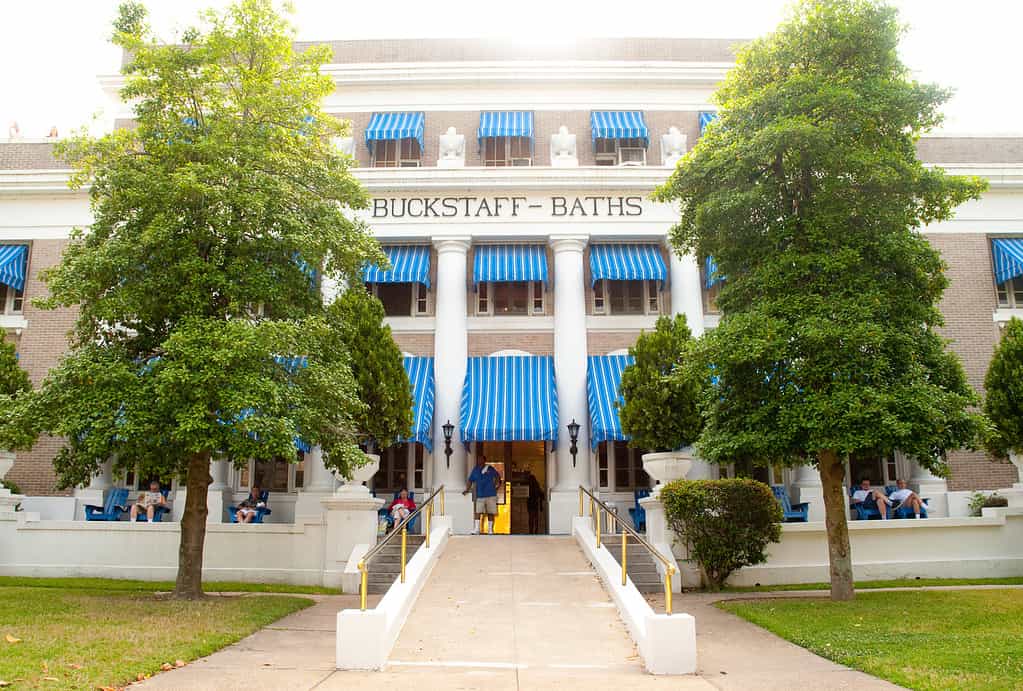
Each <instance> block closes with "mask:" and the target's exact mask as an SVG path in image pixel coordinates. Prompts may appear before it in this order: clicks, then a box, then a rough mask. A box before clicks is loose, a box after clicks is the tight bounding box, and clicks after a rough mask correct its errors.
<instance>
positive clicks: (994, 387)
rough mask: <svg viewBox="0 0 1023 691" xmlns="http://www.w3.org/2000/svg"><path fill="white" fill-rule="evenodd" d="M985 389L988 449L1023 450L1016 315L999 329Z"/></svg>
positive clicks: (1001, 452)
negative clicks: (989, 425)
mask: <svg viewBox="0 0 1023 691" xmlns="http://www.w3.org/2000/svg"><path fill="white" fill-rule="evenodd" d="M984 390H985V391H986V392H987V396H986V397H985V399H984V413H985V414H986V415H987V417H988V419H989V420H991V424H992V427H993V430H992V431H991V434H989V435H988V439H987V444H986V446H987V448H988V451H990V452H991V453H992V454H993V455H995V456H999V457H1002V458H1004V457H1005V456H1007V455H1008V454H1010V453H1011V454H1020V453H1023V321H1020V320H1019V319H1017V318H1015V317H1013V318H1012V319H1010V320H1009V323H1008V324H1006V325H1005V328H1004V329H1003V330H1002V340H1001V341H999V343H998V347H997V348H996V349H995V353H994V355H993V356H992V357H991V364H990V365H988V368H987V375H985V377H984ZM1020 482H1023V478H1020Z"/></svg>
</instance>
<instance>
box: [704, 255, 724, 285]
mask: <svg viewBox="0 0 1023 691" xmlns="http://www.w3.org/2000/svg"><path fill="white" fill-rule="evenodd" d="M703 280H704V284H705V285H706V286H707V290H710V289H711V288H713V287H714V286H715V285H717V284H718V283H721V282H722V281H723V280H725V277H724V276H722V275H721V273H720V272H719V271H718V263H717V262H716V261H714V257H707V258H706V259H704V260H703Z"/></svg>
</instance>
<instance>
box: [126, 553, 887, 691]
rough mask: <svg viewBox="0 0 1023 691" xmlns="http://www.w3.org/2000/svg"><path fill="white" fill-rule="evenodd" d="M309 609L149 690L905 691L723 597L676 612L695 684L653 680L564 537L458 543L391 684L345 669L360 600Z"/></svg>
mask: <svg viewBox="0 0 1023 691" xmlns="http://www.w3.org/2000/svg"><path fill="white" fill-rule="evenodd" d="M311 597H313V598H314V599H317V600H318V602H317V604H316V605H315V606H313V607H310V608H308V609H306V610H303V611H301V612H297V613H295V614H293V615H290V616H288V617H285V618H284V619H282V620H280V621H278V622H276V623H275V624H273V625H271V626H269V627H267V628H265V629H262V630H261V631H258V632H256V633H255V634H253V635H251V636H249V637H248V638H246V639H244V640H242V641H240V642H238V643H237V644H235V645H232V646H229V647H228V648H225V649H224V650H221V651H220V652H217V653H214V654H213V655H210V656H209V657H206V658H203V659H201V660H197V661H195V662H193V663H191V664H189V665H187V666H185V667H183V668H181V669H176V670H173V671H170V672H166V673H163V674H158V675H156V676H154V677H153V678H152V679H149V680H148V681H146V682H143V683H142V684H139V686H140V687H143V688H145V689H218V690H231V689H239V690H241V689H245V690H247V691H251V690H252V689H303V690H306V689H317V690H318V691H320V690H328V689H342V688H346V689H347V688H353V687H354V688H359V689H386V690H387V691H393V690H394V689H396V688H416V689H420V688H422V689H485V690H486V691H502V690H504V689H540V688H558V689H586V690H587V691H591V690H592V689H594V688H601V689H604V688H613V689H618V688H628V689H647V688H662V689H668V688H671V689H681V690H683V691H685V690H687V689H695V690H704V689H706V690H711V689H737V690H738V689H744V690H745V689H783V688H784V689H791V688H799V687H802V688H813V689H853V688H855V689H856V690H857V691H869V690H871V689H896V688H898V687H896V686H894V685H892V684H889V683H887V682H883V681H881V680H879V679H876V678H874V677H871V676H869V675H866V674H863V673H861V672H856V671H853V670H850V669H848V668H846V667H842V666H840V665H837V664H835V663H832V662H829V661H827V660H825V659H823V658H820V657H818V656H816V655H814V654H812V653H810V652H808V651H807V650H805V649H803V648H800V647H798V646H796V645H793V644H791V643H788V642H787V641H784V640H782V639H781V638H778V637H777V636H775V635H773V634H771V633H769V632H767V631H765V630H763V629H761V628H759V627H757V626H754V625H752V624H749V623H747V622H745V621H743V620H741V619H739V618H738V617H735V616H733V615H731V614H729V613H727V612H724V611H722V610H720V609H718V608H716V607H714V606H713V602H715V601H717V600H719V599H721V596H720V595H717V596H715V595H703V594H698V595H690V594H686V595H682V596H680V597H677V599H676V611H680V612H682V611H685V612H689V613H690V614H692V615H693V616H695V617H696V632H697V646H698V665H699V672H698V674H697V675H694V676H687V677H655V676H652V675H649V674H646V672H645V671H644V669H643V661H642V659H641V658H640V656H639V654H638V651H637V650H636V648H635V645H634V644H633V642H632V640H631V639H630V638H629V636H628V633H627V631H626V630H625V626H624V625H623V624H622V622H621V619H620V618H619V617H618V614H617V611H616V610H615V609H614V605H613V604H612V603H611V602H610V600H609V598H608V596H607V594H606V592H605V591H604V589H603V587H602V586H601V584H600V582H599V580H598V579H597V576H596V574H595V573H594V572H593V570H592V569H591V568H590V566H589V564H588V563H587V562H586V559H585V557H584V556H583V554H582V552H581V551H580V550H579V548H578V547H577V545H576V543H575V541H574V540H572V539H571V538H566V537H498V536H478V537H456V538H453V539H452V540H451V542H450V543H449V545H448V548H447V551H446V552H445V554H444V557H443V558H442V559H441V560H440V562H439V563H438V564H437V566H436V568H435V569H434V572H433V574H432V575H431V577H430V581H429V582H428V583H427V584H426V587H425V588H424V589H423V592H422V594H421V595H420V597H419V600H418V601H417V603H416V605H415V607H414V608H413V611H412V613H411V614H410V616H409V618H408V621H407V622H406V624H405V627H404V629H403V630H402V632H401V634H400V635H399V637H398V641H397V643H396V645H395V647H394V650H393V651H392V653H391V657H390V661H389V664H388V668H387V669H386V670H384V671H382V672H343V671H337V670H335V669H334V640H335V637H334V634H335V621H336V614H337V611H338V610H339V609H343V608H349V607H357V606H358V598H357V596H347V595H346V596H329V597H324V596H311ZM373 604H374V603H373V602H371V603H370V605H371V606H372V605H373ZM655 611H658V608H657V607H655Z"/></svg>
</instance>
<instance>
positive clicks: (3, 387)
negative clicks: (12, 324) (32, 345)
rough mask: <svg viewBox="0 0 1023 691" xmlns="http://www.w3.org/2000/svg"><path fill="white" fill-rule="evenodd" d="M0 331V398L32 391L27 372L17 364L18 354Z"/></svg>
mask: <svg viewBox="0 0 1023 691" xmlns="http://www.w3.org/2000/svg"><path fill="white" fill-rule="evenodd" d="M6 335H7V334H6V332H4V330H3V329H0V396H12V397H13V396H17V395H18V394H21V393H23V392H25V391H29V390H31V389H32V382H31V381H29V378H28V372H26V371H25V370H23V369H22V368H21V366H20V365H19V364H18V352H17V349H16V348H15V347H14V344H13V343H10V342H8V341H7V338H6Z"/></svg>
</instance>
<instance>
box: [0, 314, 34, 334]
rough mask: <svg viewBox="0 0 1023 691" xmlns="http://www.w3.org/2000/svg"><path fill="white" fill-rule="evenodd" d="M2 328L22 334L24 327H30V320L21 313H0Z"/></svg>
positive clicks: (0, 326) (0, 325)
mask: <svg viewBox="0 0 1023 691" xmlns="http://www.w3.org/2000/svg"><path fill="white" fill-rule="evenodd" d="M0 328H3V329H4V331H14V332H16V333H17V334H18V335H20V334H21V330H22V329H27V328H28V320H27V319H25V317H24V316H23V315H20V314H0Z"/></svg>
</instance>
